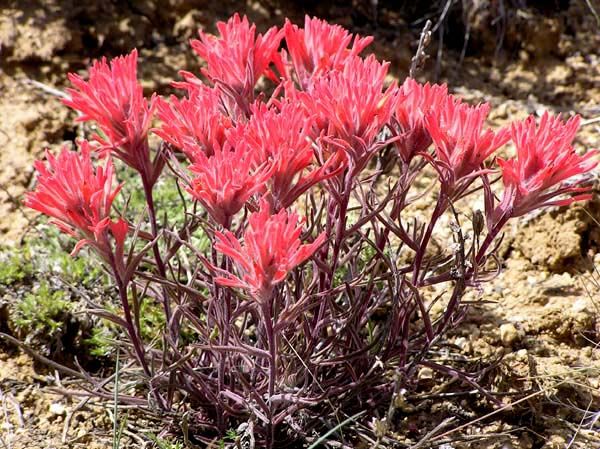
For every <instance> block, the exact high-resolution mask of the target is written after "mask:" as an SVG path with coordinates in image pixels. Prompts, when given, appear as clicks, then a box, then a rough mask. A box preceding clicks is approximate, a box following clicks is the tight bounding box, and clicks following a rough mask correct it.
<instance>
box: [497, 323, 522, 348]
mask: <svg viewBox="0 0 600 449" xmlns="http://www.w3.org/2000/svg"><path fill="white" fill-rule="evenodd" d="M518 338H519V332H518V331H517V328H516V327H515V326H514V324H511V323H505V324H502V325H501V326H500V340H502V344H503V345H504V346H512V344H513V343H514V342H515V341H516V340H517V339H518Z"/></svg>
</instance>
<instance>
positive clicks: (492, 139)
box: [425, 96, 510, 188]
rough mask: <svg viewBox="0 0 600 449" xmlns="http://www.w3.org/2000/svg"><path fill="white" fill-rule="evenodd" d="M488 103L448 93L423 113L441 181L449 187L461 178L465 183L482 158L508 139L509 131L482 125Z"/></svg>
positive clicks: (488, 108) (471, 177)
mask: <svg viewBox="0 0 600 449" xmlns="http://www.w3.org/2000/svg"><path fill="white" fill-rule="evenodd" d="M489 110H490V106H489V104H487V103H484V104H482V105H479V106H475V107H473V106H469V105H468V104H464V103H461V102H460V101H459V100H458V99H456V98H454V97H452V96H449V97H448V98H446V99H445V100H444V101H442V102H441V105H440V107H439V108H437V109H434V110H432V111H430V112H429V113H428V114H426V115H425V126H426V127H427V130H428V131H429V135H430V136H431V139H432V140H433V143H434V144H435V154H436V156H437V162H438V172H439V173H440V176H441V181H442V183H443V184H445V185H446V186H448V187H450V188H453V187H454V186H455V185H456V183H458V182H459V181H461V180H464V181H466V183H467V184H468V183H469V182H470V181H471V180H472V179H473V177H474V176H475V175H476V174H477V173H479V172H480V170H481V169H482V165H483V162H484V161H485V160H486V159H487V158H488V157H489V156H490V155H491V154H492V153H493V152H494V151H496V150H497V149H498V148H499V147H500V146H502V145H504V144H505V143H506V142H507V141H508V140H509V139H510V131H509V130H508V129H507V128H503V129H501V130H499V131H497V132H494V131H492V130H491V129H485V130H484V129H483V127H484V123H485V120H486V117H487V115H488V112H489Z"/></svg>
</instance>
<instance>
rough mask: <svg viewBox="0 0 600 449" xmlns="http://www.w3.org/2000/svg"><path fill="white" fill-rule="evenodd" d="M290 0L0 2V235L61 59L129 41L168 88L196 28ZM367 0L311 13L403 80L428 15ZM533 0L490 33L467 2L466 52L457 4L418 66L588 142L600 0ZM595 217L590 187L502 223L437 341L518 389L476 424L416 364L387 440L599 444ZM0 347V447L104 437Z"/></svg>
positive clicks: (54, 381)
mask: <svg viewBox="0 0 600 449" xmlns="http://www.w3.org/2000/svg"><path fill="white" fill-rule="evenodd" d="M301 3H302V2H298V4H294V3H293V2H282V3H277V2H272V3H270V2H264V3H254V2H251V3H250V2H249V3H243V2H234V1H227V0H222V1H219V2H216V1H209V0H207V1H200V0H198V1H186V0H169V1H158V0H156V1H152V0H147V1H146V0H140V1H127V2H110V1H89V2H87V1H83V2H82V1H79V2H77V1H71V0H13V1H8V0H0V148H1V151H0V187H1V188H0V241H2V243H3V244H5V245H18V244H19V242H20V239H21V238H22V237H23V235H24V234H25V233H26V232H27V231H28V229H29V228H30V227H31V226H32V225H33V224H34V222H35V217H34V216H33V214H30V213H28V212H25V211H23V210H22V209H21V207H20V201H21V197H22V195H23V193H24V192H25V191H26V190H27V189H28V188H29V187H30V186H31V184H32V178H33V172H32V168H31V164H32V161H33V160H34V159H36V158H39V157H40V156H41V155H42V153H43V151H44V149H45V148H51V149H52V148H57V146H58V145H60V144H61V142H62V141H69V140H72V139H74V138H75V137H76V136H77V135H80V133H81V132H82V130H81V129H80V128H78V127H77V126H74V125H73V121H72V119H73V118H74V117H73V115H72V113H71V112H69V111H68V110H67V108H65V107H63V106H62V105H61V103H60V98H59V97H58V96H57V95H56V94H55V93H54V92H53V89H56V90H58V91H60V90H61V89H64V88H65V86H66V73H67V72H69V71H83V70H84V68H85V67H86V65H87V64H89V62H90V61H91V60H92V59H93V58H97V57H100V56H102V55H107V56H113V55H117V54H120V53H124V52H127V51H129V50H130V49H131V48H132V47H137V48H138V49H139V50H140V52H141V61H142V63H141V68H140V69H141V74H140V76H141V77H142V79H143V81H144V85H145V87H147V88H148V91H158V92H159V93H167V92H169V91H170V87H169V82H170V81H171V80H173V79H176V78H177V70H178V69H183V68H186V69H188V70H197V67H198V63H197V61H196V58H195V57H194V56H193V54H192V52H191V51H190V49H189V48H188V47H187V40H188V39H189V38H190V37H192V36H194V34H195V30H196V29H198V28H206V29H209V30H213V29H214V28H213V27H214V22H215V20H216V19H221V20H222V19H226V18H227V17H228V16H229V15H230V14H231V13H233V12H235V11H240V12H244V13H246V14H248V15H249V16H250V18H251V19H252V20H254V21H255V22H257V23H258V24H259V27H264V26H266V25H268V24H271V23H274V24H281V23H282V21H283V18H284V17H286V16H287V17H291V18H292V19H293V20H295V21H296V22H297V23H299V22H300V21H301V19H302V14H303V9H302V7H301V6H300V4H301ZM364 3H365V4H367V7H364V5H362V4H361V3H360V2H358V4H357V6H356V7H355V8H354V9H352V7H351V6H349V4H346V2H328V3H327V7H325V6H323V5H321V4H319V2H312V4H311V8H312V9H311V11H312V12H313V13H316V14H320V15H322V16H326V17H328V18H332V19H333V20H334V21H336V22H338V23H341V24H343V25H345V26H347V27H349V28H351V29H353V30H354V31H358V32H360V33H362V34H374V35H375V36H376V45H375V46H374V51H375V52H376V53H377V54H378V55H379V56H380V57H381V58H383V59H386V60H390V61H391V62H392V71H393V74H394V76H396V77H398V78H399V79H403V78H404V77H405V76H406V74H407V70H408V65H409V61H410V58H411V56H412V54H413V53H414V50H415V44H416V41H417V39H418V33H419V28H420V26H422V24H419V23H418V22H416V21H417V19H418V18H419V17H418V16H419V14H420V13H423V14H425V13H426V11H416V10H415V8H414V7H411V6H410V5H408V6H407V5H406V3H407V2H404V3H405V4H404V6H402V8H400V7H398V9H399V10H401V11H400V12H401V13H402V14H405V16H403V15H402V14H400V12H398V11H395V10H394V9H393V8H391V7H389V8H388V7H387V6H386V5H384V4H383V3H385V2H382V4H381V5H380V10H379V16H378V23H377V24H374V23H373V20H372V19H373V17H372V14H371V12H370V9H369V8H370V7H369V6H368V5H369V2H364ZM400 3H402V2H400ZM408 3H410V2H408ZM441 3H445V2H441ZM463 3H469V2H463ZM474 3H475V4H477V5H479V4H482V5H484V4H485V5H488V2H474ZM489 3H490V4H491V3H495V2H489ZM523 3H528V2H523ZM538 3H540V4H542V5H544V4H545V8H544V9H539V8H537V9H536V8H535V7H531V8H524V9H522V10H519V11H518V12H513V15H510V16H506V17H503V18H501V19H502V20H503V22H502V23H503V24H504V25H505V26H504V30H503V34H502V35H501V36H500V35H499V34H497V33H496V28H494V27H491V25H490V23H492V19H493V18H494V17H492V16H493V15H494V13H493V11H491V9H490V8H491V6H489V5H488V6H487V8H488V9H486V6H485V5H484V6H483V7H482V9H480V10H478V11H477V12H474V13H473V14H472V15H471V16H469V17H468V20H469V23H470V24H471V28H470V36H471V37H470V43H469V45H468V46H467V51H466V53H465V55H464V57H461V51H462V42H463V38H464V34H465V29H464V27H461V26H459V25H458V23H459V22H460V20H459V19H461V14H462V15H463V16H464V15H465V14H466V13H467V12H468V11H466V12H465V11H462V12H460V11H459V12H456V11H454V12H453V11H452V10H451V11H450V14H449V16H448V20H447V21H446V32H445V39H444V42H445V43H444V46H443V52H442V53H441V54H440V59H439V63H436V54H438V50H437V48H438V47H437V46H438V42H439V40H438V42H436V43H434V44H433V45H432V47H431V48H430V49H429V51H430V53H432V55H433V57H432V58H431V59H430V60H429V61H428V63H427V64H426V66H425V69H424V71H423V72H421V73H420V74H419V77H420V78H421V79H422V80H430V81H433V80H434V77H435V76H436V75H438V76H439V80H440V81H446V82H448V83H449V86H450V88H451V90H452V91H454V92H455V93H456V94H458V95H460V96H462V97H464V98H466V99H467V100H468V101H471V102H473V103H475V102H479V101H488V102H490V103H491V104H492V106H493V109H492V111H493V112H492V114H491V115H490V124H491V125H492V126H501V125H503V124H505V123H506V122H507V121H509V120H514V119H520V118H523V117H525V116H526V115H527V114H531V113H534V114H539V113H541V112H542V111H544V110H549V111H552V112H555V113H556V112H562V113H565V114H571V113H573V112H577V113H579V114H581V115H582V116H583V119H584V126H583V127H582V129H581V131H580V133H579V135H578V138H577V149H578V150H583V149H585V148H588V149H590V148H594V147H600V122H598V121H597V120H596V121H595V120H594V119H596V118H598V117H600V23H598V22H597V21H596V20H595V18H594V15H593V14H592V11H591V7H595V9H596V10H597V11H600V5H599V4H598V3H597V2H596V3H594V2H593V1H592V2H591V3H589V4H588V2H585V1H577V0H572V1H571V2H570V3H569V2H568V1H567V2H538ZM546 3H547V4H546ZM507 4H508V2H507ZM549 4H552V5H553V6H548V5H549ZM537 6H539V5H537ZM435 17H437V16H435ZM463 19H464V17H463ZM415 22H416V23H415ZM463 24H464V20H463ZM499 36H500V37H499ZM438 37H439V36H438ZM599 185H600V184H599ZM599 221H600V199H594V200H593V201H591V202H589V203H588V204H583V205H578V206H573V207H570V208H568V209H565V208H562V209H556V210H551V211H548V212H545V213H543V214H538V215H536V216H531V217H525V218H524V219H523V220H521V221H520V222H519V223H518V224H517V223H515V225H514V226H513V227H512V228H510V229H509V230H508V231H507V234H506V236H505V239H504V242H503V246H502V249H501V256H502V257H503V270H502V273H501V274H500V275H499V276H498V277H497V278H496V279H495V280H494V281H493V282H491V283H489V284H487V285H486V286H485V287H484V288H483V290H482V291H473V292H471V293H470V298H469V299H471V300H473V302H474V303H475V304H474V305H473V307H472V308H471V312H470V314H469V316H468V317H467V318H466V320H465V321H464V322H463V323H462V324H461V326H460V327H459V328H457V329H456V330H455V332H454V334H453V335H452V336H450V338H449V342H450V343H451V344H452V345H453V347H454V349H455V352H458V353H460V354H461V356H462V357H463V358H464V360H465V361H469V362H470V363H480V364H481V365H482V366H486V364H487V365H492V364H493V363H494V361H496V360H500V359H501V360H500V361H499V362H498V364H497V365H495V366H494V368H493V369H492V370H491V371H490V373H492V374H489V375H488V376H487V377H486V378H485V379H484V380H482V382H483V384H484V385H485V387H486V388H488V389H489V390H490V391H493V392H501V393H502V394H499V395H498V396H497V397H498V398H499V399H500V400H501V401H502V402H503V403H504V404H510V403H511V402H514V401H519V402H518V403H517V404H516V405H513V406H511V407H506V408H505V409H503V410H501V411H499V412H497V413H496V414H494V415H492V416H490V417H487V418H485V419H483V420H481V421H477V422H473V421H474V420H476V418H478V417H480V416H484V415H485V414H486V413H490V412H492V411H493V410H494V408H493V407H491V406H490V404H489V403H487V402H485V401H483V400H482V399H481V398H480V397H479V396H478V394H476V393H475V392H469V391H468V389H467V388H462V391H463V393H462V394H460V395H459V394H455V393H451V392H456V391H457V390H460V389H456V388H454V387H455V386H456V381H454V382H452V381H451V380H450V381H449V380H448V379H439V378H438V377H437V376H438V375H437V374H433V373H431V372H428V371H427V370H424V371H423V372H421V373H420V380H419V381H420V382H422V383H423V385H427V383H430V384H431V388H429V393H428V394H427V395H414V396H410V397H407V398H406V404H405V407H404V409H403V412H402V416H401V417H400V418H398V419H399V420H400V421H401V422H400V423H399V424H398V428H399V429H409V431H399V432H397V433H396V434H395V435H394V438H395V439H397V440H398V441H400V442H403V443H405V444H406V445H407V446H408V445H410V444H416V443H417V442H418V441H419V440H420V439H422V438H423V437H424V436H425V432H424V431H423V432H421V431H420V430H419V431H417V429H426V430H427V431H429V430H432V429H434V428H435V427H436V426H438V425H439V428H438V429H437V431H436V432H435V434H433V436H431V437H430V438H428V439H427V440H428V442H427V443H426V444H424V445H423V446H421V447H445V448H446V449H449V448H501V447H502V448H545V449H550V448H564V447H573V448H575V447H577V448H598V447H600V420H598V421H597V422H596V419H597V418H599V417H600V351H598V349H597V345H598V342H600V315H599V313H600V273H598V272H596V267H600V254H599V248H600V225H599V224H598V222H599ZM1 348H2V349H1V351H0V402H1V404H2V405H1V406H0V437H1V439H0V447H3V448H4V447H6V448H13V449H19V448H28V449H38V448H39V449H41V448H57V449H58V448H61V449H63V448H79V447H81V448H83V447H87V448H89V449H100V448H108V447H111V444H112V421H111V416H110V411H109V410H107V408H106V407H104V406H102V404H100V403H97V402H93V401H90V402H87V403H82V402H80V400H79V399H78V398H75V397H69V396H65V395H63V394H61V393H60V391H63V390H65V389H68V388H67V387H68V386H69V385H70V384H69V382H70V380H69V379H68V378H67V379H64V378H63V377H62V376H59V375H57V373H56V372H55V371H54V370H52V369H49V368H48V367H44V366H43V365H42V364H34V363H33V361H32V359H31V358H30V357H29V356H28V355H26V354H24V353H22V352H20V351H19V350H17V349H15V348H14V347H11V346H10V345H4V346H2V347H1ZM65 383H66V385H65ZM421 390H422V391H424V389H421ZM496 410H497V408H496ZM449 418H452V419H451V420H448V419H449ZM134 422H135V423H136V424H135V425H133V424H132V423H134ZM459 427H460V428H459ZM411 429H412V430H411ZM159 430H160V429H159V428H158V427H156V424H155V423H151V422H146V421H143V420H142V421H137V422H136V421H135V418H132V421H131V423H130V424H129V425H128V426H126V428H125V434H124V440H123V441H124V444H126V445H127V446H128V447H143V446H144V445H145V444H147V443H144V441H147V439H145V437H144V435H146V434H148V433H153V432H157V431H159ZM446 433H447V435H442V434H446ZM436 436H437V439H435V438H436ZM148 447H150V446H149V445H148ZM364 447H367V446H364ZM402 447H404V446H402Z"/></svg>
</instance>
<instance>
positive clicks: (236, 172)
mask: <svg viewBox="0 0 600 449" xmlns="http://www.w3.org/2000/svg"><path fill="white" fill-rule="evenodd" d="M187 151H193V150H187ZM195 157H196V159H195V162H194V164H192V165H191V166H190V170H191V171H192V173H194V175H195V176H194V177H193V178H192V179H191V181H190V185H189V187H188V191H189V192H190V193H191V194H192V196H194V198H196V199H197V200H198V201H200V202H201V203H202V205H203V206H204V207H205V208H206V210H207V211H208V213H209V214H210V215H211V217H212V218H213V219H214V220H215V221H216V222H217V223H219V224H220V225H221V226H223V227H228V226H229V224H230V222H231V218H232V217H233V216H234V215H235V214H236V213H237V212H239V211H240V209H242V207H244V204H246V201H248V199H249V198H250V197H251V196H252V195H254V194H255V193H257V192H259V191H262V190H264V188H265V183H266V182H267V181H268V179H269V178H270V177H271V175H272V172H273V170H272V168H271V167H268V166H267V165H266V164H262V165H260V166H257V165H256V163H255V156H254V155H253V154H252V153H251V152H250V151H248V149H247V147H245V146H244V145H239V146H237V147H236V148H235V149H234V148H232V146H231V145H230V144H229V143H226V144H225V145H224V147H223V149H216V148H215V152H214V154H213V155H212V156H210V157H207V156H206V155H205V154H204V153H203V152H202V151H196V156H195Z"/></svg>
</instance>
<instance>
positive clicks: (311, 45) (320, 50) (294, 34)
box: [283, 16, 373, 89]
mask: <svg viewBox="0 0 600 449" xmlns="http://www.w3.org/2000/svg"><path fill="white" fill-rule="evenodd" d="M284 32H285V41H286V44H287V49H288V52H289V55H290V57H291V60H292V66H293V67H294V71H295V73H296V76H297V78H298V79H297V81H298V82H299V84H300V86H301V87H302V88H303V89H306V88H307V86H308V83H309V81H310V79H311V77H312V76H313V75H315V74H322V73H325V72H326V71H328V70H333V69H335V70H340V69H342V68H343V66H344V64H345V63H346V61H347V60H348V59H350V58H353V57H355V56H358V55H359V54H360V52H362V51H363V50H364V49H365V47H367V46H368V45H369V44H370V43H371V42H372V41H373V37H372V36H367V37H363V38H361V37H360V36H358V35H357V36H355V37H354V42H352V34H350V33H349V32H348V30H346V29H344V28H343V27H341V26H339V25H331V24H329V23H327V22H326V21H324V20H320V19H317V18H316V17H315V18H312V19H311V18H310V17H309V16H305V18H304V28H299V27H298V26H297V25H294V24H292V23H291V22H290V21H289V20H286V23H285V26H284ZM351 42H352V47H351V48H348V46H349V45H350V43H351ZM283 53H284V54H285V52H283Z"/></svg>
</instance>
